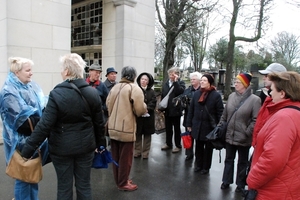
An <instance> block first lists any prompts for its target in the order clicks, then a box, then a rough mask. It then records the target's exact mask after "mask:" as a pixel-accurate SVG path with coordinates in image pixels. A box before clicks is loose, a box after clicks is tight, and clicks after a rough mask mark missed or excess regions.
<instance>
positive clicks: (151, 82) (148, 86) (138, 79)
mask: <svg viewBox="0 0 300 200" xmlns="http://www.w3.org/2000/svg"><path fill="white" fill-rule="evenodd" d="M143 75H146V76H147V77H148V79H149V83H148V85H147V89H151V88H152V86H153V85H154V79H153V76H152V75H151V74H149V73H147V72H143V73H141V74H140V75H139V76H138V77H137V79H136V82H137V84H138V85H139V86H140V88H141V84H140V80H141V78H142V76H143Z"/></svg>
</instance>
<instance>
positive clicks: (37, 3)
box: [0, 0, 71, 95]
mask: <svg viewBox="0 0 300 200" xmlns="http://www.w3.org/2000/svg"><path fill="white" fill-rule="evenodd" d="M0 5H1V6H0V60H1V65H0V87H2V85H3V83H4V80H5V78H6V76H7V73H8V72H9V66H8V62H7V60H8V57H10V56H18V57H26V58H29V59H32V60H33V62H34V63H35V65H34V67H33V77H32V79H33V80H35V81H36V82H37V83H38V84H39V85H40V86H41V87H42V89H43V91H44V93H45V94H46V95H47V94H48V93H49V91H50V90H52V89H53V87H54V86H55V85H56V84H57V83H59V82H61V81H62V79H61V76H60V66H59V57H60V56H62V55H64V54H66V53H69V52H70V48H71V47H70V46H71V45H70V41H71V39H70V38H71V31H70V30H71V23H70V16H71V1H69V0H60V1H49V0H0Z"/></svg>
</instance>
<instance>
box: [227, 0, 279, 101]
mask: <svg viewBox="0 0 300 200" xmlns="http://www.w3.org/2000/svg"><path fill="white" fill-rule="evenodd" d="M272 1H273V0H257V1H253V2H258V3H257V4H253V3H252V4H246V3H243V0H232V3H233V11H232V16H231V21H230V28H229V42H228V57H227V66H226V80H225V91H224V99H228V96H229V94H230V93H231V88H230V87H231V81H232V72H233V71H232V70H233V61H234V48H235V43H236V42H237V41H244V42H255V41H258V40H259V39H260V38H261V36H262V31H263V24H266V22H267V20H268V17H267V16H265V15H266V13H267V11H268V10H269V9H270V6H271V3H272ZM251 8H253V9H254V10H253V11H251V12H249V9H251ZM245 9H247V12H243V11H242V10H245ZM240 11H241V12H240ZM239 17H240V18H243V19H244V20H243V21H238V19H239ZM237 24H238V25H242V26H244V29H243V30H248V32H249V30H251V28H252V29H254V31H253V33H252V34H253V35H250V36H249V37H246V36H236V35H235V31H236V25H237ZM253 25H254V26H253Z"/></svg>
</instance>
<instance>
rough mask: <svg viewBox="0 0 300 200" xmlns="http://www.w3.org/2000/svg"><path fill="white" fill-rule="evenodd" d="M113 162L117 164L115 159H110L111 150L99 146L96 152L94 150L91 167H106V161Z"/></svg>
mask: <svg viewBox="0 0 300 200" xmlns="http://www.w3.org/2000/svg"><path fill="white" fill-rule="evenodd" d="M111 162H113V163H114V164H115V165H116V166H119V165H118V163H117V162H116V161H114V160H113V159H112V156H111V152H109V151H108V150H107V149H106V148H104V147H103V146H101V147H100V148H99V151H98V152H95V155H94V159H93V164H92V168H96V169H99V168H108V163H111Z"/></svg>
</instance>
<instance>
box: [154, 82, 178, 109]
mask: <svg viewBox="0 0 300 200" xmlns="http://www.w3.org/2000/svg"><path fill="white" fill-rule="evenodd" d="M173 89H174V87H173V86H172V87H171V88H170V90H169V92H168V94H167V95H166V96H165V97H164V98H163V99H162V100H161V101H160V102H159V104H158V110H161V111H164V110H165V109H166V108H167V107H168V102H169V97H170V94H171V92H172V91H173Z"/></svg>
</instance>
